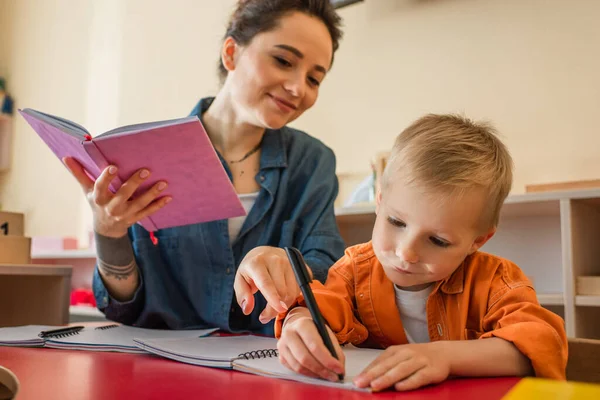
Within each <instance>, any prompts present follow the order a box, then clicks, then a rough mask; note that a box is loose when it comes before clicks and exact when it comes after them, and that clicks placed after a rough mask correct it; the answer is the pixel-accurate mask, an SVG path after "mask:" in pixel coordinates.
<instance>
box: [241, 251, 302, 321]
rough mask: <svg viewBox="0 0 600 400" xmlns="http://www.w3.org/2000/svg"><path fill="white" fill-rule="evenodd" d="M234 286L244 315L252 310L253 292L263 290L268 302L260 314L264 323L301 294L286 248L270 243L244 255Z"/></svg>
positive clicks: (284, 309) (286, 307) (282, 310)
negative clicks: (271, 245)
mask: <svg viewBox="0 0 600 400" xmlns="http://www.w3.org/2000/svg"><path fill="white" fill-rule="evenodd" d="M309 271H310V268H309ZM233 288H234V290H235V296H236V298H237V302H238V304H239V305H240V307H241V308H242V311H243V312H244V314H246V315H248V314H250V313H251V312H252V310H253V309H254V293H256V292H258V291H260V292H261V293H262V295H263V296H264V297H265V299H266V300H267V303H268V304H267V306H266V307H265V309H264V310H263V312H262V313H261V314H260V317H259V320H260V322H262V323H263V324H266V323H267V322H269V321H270V320H272V319H273V318H275V317H276V316H277V314H279V313H281V312H285V311H286V310H287V309H288V307H289V306H290V305H291V304H292V303H293V302H294V301H295V300H296V299H297V298H298V296H299V294H300V288H299V287H298V283H297V282H296V277H295V275H294V271H293V270H292V266H291V265H290V261H289V260H288V258H287V255H286V253H285V250H283V249H281V248H279V247H270V246H260V247H256V248H254V249H252V250H250V251H249V252H248V254H246V257H244V259H243V260H242V262H241V263H240V267H239V268H238V270H237V274H236V276H235V283H234V285H233Z"/></svg>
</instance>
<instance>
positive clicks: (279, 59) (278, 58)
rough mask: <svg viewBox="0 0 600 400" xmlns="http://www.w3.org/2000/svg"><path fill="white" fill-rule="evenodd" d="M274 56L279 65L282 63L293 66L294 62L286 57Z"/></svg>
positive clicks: (285, 65)
mask: <svg viewBox="0 0 600 400" xmlns="http://www.w3.org/2000/svg"><path fill="white" fill-rule="evenodd" d="M273 58H275V60H276V61H277V63H278V64H279V65H281V66H284V67H291V66H292V63H290V62H289V61H288V60H286V59H285V58H282V57H273Z"/></svg>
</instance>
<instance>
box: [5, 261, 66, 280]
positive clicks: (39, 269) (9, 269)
mask: <svg viewBox="0 0 600 400" xmlns="http://www.w3.org/2000/svg"><path fill="white" fill-rule="evenodd" d="M72 271H73V269H72V268H71V267H70V266H66V265H44V264H39V265H38V264H0V275H18V276H66V277H71V273H72Z"/></svg>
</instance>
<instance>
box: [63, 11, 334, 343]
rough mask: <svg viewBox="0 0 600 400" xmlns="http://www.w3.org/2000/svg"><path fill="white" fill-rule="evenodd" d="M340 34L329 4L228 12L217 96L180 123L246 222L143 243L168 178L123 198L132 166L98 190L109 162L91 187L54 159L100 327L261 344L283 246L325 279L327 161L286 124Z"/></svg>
mask: <svg viewBox="0 0 600 400" xmlns="http://www.w3.org/2000/svg"><path fill="white" fill-rule="evenodd" d="M339 25H340V18H339V16H338V15H337V14H336V13H335V11H334V10H333V8H332V7H331V5H330V4H329V1H328V0H295V1H290V0H248V1H244V2H240V3H239V4H238V7H237V10H236V11H235V12H234V14H233V15H232V18H231V21H230V23H229V27H228V29H227V32H226V35H225V39H224V42H223V45H222V50H221V63H220V66H219V70H220V74H221V77H222V87H221V89H220V91H219V92H218V94H217V96H216V97H215V98H204V99H202V100H200V102H199V103H198V105H197V106H196V107H195V108H194V110H193V111H192V114H193V115H197V116H198V117H199V118H200V119H201V120H202V122H203V125H204V126H205V128H206V130H207V133H208V135H209V137H210V139H211V142H212V144H213V145H214V147H215V149H216V150H217V152H218V154H219V157H220V159H221V162H222V163H223V166H224V167H225V169H226V171H227V173H228V175H229V177H230V179H231V180H232V182H233V185H234V187H235V189H236V191H237V193H238V194H239V196H240V199H241V201H242V203H243V204H244V206H245V208H246V210H247V211H248V214H247V217H241V218H232V219H230V220H221V221H214V222H209V223H202V224H196V225H188V226H182V227H177V228H170V229H164V230H160V231H158V232H156V237H157V238H158V244H157V245H153V244H152V242H151V240H150V237H149V234H148V232H146V231H145V230H144V229H143V228H142V227H141V226H139V225H138V224H136V222H137V221H139V220H140V219H142V218H144V217H145V216H148V215H151V214H152V213H154V212H156V211H157V210H159V209H160V208H162V207H164V206H165V205H166V204H167V203H168V201H169V198H168V196H163V197H161V196H160V194H161V192H162V191H163V190H164V189H165V187H166V184H167V183H166V182H159V183H157V184H156V185H155V186H154V187H153V188H151V189H149V190H148V191H147V192H146V193H145V194H143V195H142V196H140V197H137V198H136V199H135V200H130V197H131V195H132V194H133V193H134V191H135V190H136V188H137V187H138V186H139V185H140V183H141V182H142V181H144V180H145V179H148V177H149V176H151V173H152V171H148V170H146V169H142V170H140V171H139V173H137V174H135V175H134V176H132V177H131V178H130V179H129V180H128V181H127V182H126V183H125V184H124V185H123V186H122V187H121V188H120V189H119V190H118V191H117V193H114V194H113V193H111V192H110V191H109V190H108V186H109V184H110V182H111V180H112V178H113V177H114V174H115V173H116V171H117V168H118V165H117V166H109V167H108V168H106V170H104V171H103V173H102V175H101V176H100V177H99V178H98V179H97V180H96V182H95V183H94V182H93V181H91V180H90V179H89V178H88V177H87V175H86V174H85V172H84V171H83V169H82V168H81V165H80V164H78V163H77V162H76V161H75V160H73V159H65V163H66V164H67V166H68V167H69V169H70V170H71V172H72V174H73V175H74V176H75V177H76V178H77V180H78V181H79V183H80V185H81V186H82V187H83V189H84V191H85V192H86V194H87V197H88V200H89V203H90V205H91V207H92V210H93V214H94V231H95V233H96V242H97V256H98V265H97V268H96V271H95V274H94V282H93V287H94V293H95V296H96V300H97V303H98V308H99V309H100V310H102V311H103V312H104V313H105V314H106V316H107V317H108V318H110V319H112V320H115V321H119V322H122V323H125V324H132V325H136V326H142V327H153V328H172V329H182V328H192V327H194V328H201V327H213V326H216V327H219V328H221V329H224V330H228V331H241V330H244V331H251V332H256V333H264V334H271V335H272V334H273V324H272V323H270V321H272V319H273V318H274V317H275V315H276V314H277V313H279V312H283V311H285V309H286V308H287V306H289V305H290V304H291V303H292V302H293V301H294V300H295V298H296V297H297V295H298V294H299V289H298V287H297V285H296V281H295V278H294V274H293V272H292V269H291V266H290V264H289V262H288V260H287V257H286V255H285V252H284V250H283V249H282V248H281V247H285V246H294V247H297V248H298V249H299V250H300V251H301V252H302V253H303V255H304V257H305V259H306V262H307V264H308V266H309V267H310V268H311V269H312V272H313V274H314V277H315V278H316V279H319V280H321V281H324V280H325V277H326V275H327V270H328V269H329V267H330V266H331V265H332V264H333V263H334V262H335V261H336V260H337V259H338V258H339V257H341V256H342V254H343V247H344V244H343V241H342V239H341V237H340V236H339V232H338V229H337V226H336V222H335V217H334V213H333V202H334V200H335V197H336V196H337V191H338V186H337V179H336V176H335V157H334V154H333V152H332V151H331V150H330V149H329V148H327V147H326V146H325V145H324V144H323V143H321V142H320V141H318V140H316V139H314V138H312V137H310V136H308V135H307V134H305V133H303V132H300V131H298V130H295V129H292V128H289V127H286V124H288V123H289V122H291V121H293V120H295V119H296V118H298V117H299V116H300V115H302V114H303V113H304V112H305V111H306V110H308V109H309V108H311V107H312V106H313V105H314V103H315V101H316V100H317V96H318V91H319V85H320V84H321V82H322V81H323V79H324V78H325V75H326V74H327V72H328V71H329V69H330V67H331V64H332V61H333V54H334V52H335V50H336V49H337V47H338V41H339V39H340V37H341V32H340V29H339ZM209 190H210V188H207V191H209ZM234 291H235V293H234ZM257 292H258V293H257ZM234 296H235V298H234Z"/></svg>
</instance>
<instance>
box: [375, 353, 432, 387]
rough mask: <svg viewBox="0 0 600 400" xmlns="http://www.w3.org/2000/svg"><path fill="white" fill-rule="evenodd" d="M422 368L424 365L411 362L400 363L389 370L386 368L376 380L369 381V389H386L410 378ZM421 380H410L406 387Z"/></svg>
mask: <svg viewBox="0 0 600 400" xmlns="http://www.w3.org/2000/svg"><path fill="white" fill-rule="evenodd" d="M422 368H424V365H420V364H417V363H414V362H411V361H410V360H409V361H405V362H401V363H400V364H398V365H396V366H392V367H391V368H389V367H388V368H387V370H386V371H380V372H383V373H382V374H381V375H380V376H379V377H378V378H377V379H374V380H373V381H371V387H372V388H373V390H383V389H387V388H388V387H390V386H392V385H395V384H396V383H400V382H402V381H405V380H408V379H410V378H412V377H413V376H415V375H416V374H417V372H418V371H419V370H422ZM421 379H423V378H419V377H416V378H414V379H413V380H410V381H409V382H408V386H411V385H414V384H416V383H418V382H420V380H421ZM401 386H402V385H401Z"/></svg>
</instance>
